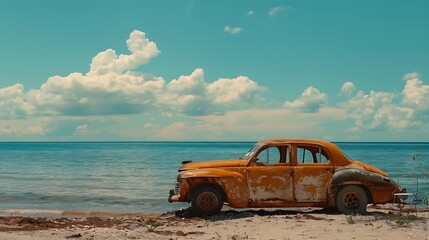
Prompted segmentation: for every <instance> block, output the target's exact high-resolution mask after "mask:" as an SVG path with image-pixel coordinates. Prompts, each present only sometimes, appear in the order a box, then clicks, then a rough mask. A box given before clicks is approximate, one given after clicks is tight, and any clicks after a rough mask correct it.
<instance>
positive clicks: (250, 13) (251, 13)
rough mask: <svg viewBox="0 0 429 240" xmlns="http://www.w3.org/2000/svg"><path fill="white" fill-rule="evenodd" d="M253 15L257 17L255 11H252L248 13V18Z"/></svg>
mask: <svg viewBox="0 0 429 240" xmlns="http://www.w3.org/2000/svg"><path fill="white" fill-rule="evenodd" d="M253 15H255V13H254V12H253V11H251V10H250V11H249V12H247V16H253Z"/></svg>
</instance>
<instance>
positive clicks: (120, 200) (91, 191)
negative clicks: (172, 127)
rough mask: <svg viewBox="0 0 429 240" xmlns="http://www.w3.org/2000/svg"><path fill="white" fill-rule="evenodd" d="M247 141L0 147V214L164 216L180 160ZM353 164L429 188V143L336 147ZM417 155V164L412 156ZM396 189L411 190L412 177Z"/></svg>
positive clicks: (219, 154)
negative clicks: (60, 212) (30, 211)
mask: <svg viewBox="0 0 429 240" xmlns="http://www.w3.org/2000/svg"><path fill="white" fill-rule="evenodd" d="M252 145H253V143H252V142H67V143H54V142H31V143H0V209H46V210H54V209H60V210H77V211H102V212H143V211H145V212H166V211H172V210H175V209H179V208H181V207H186V206H188V205H187V204H184V203H168V202H167V197H168V191H169V189H171V188H174V185H175V182H176V175H177V168H178V167H179V166H180V163H181V161H183V160H192V161H203V160H214V159H234V158H239V157H241V156H243V155H244V154H245V153H246V152H247V151H248V150H249V149H250V148H251V147H252ZM337 145H338V146H339V147H340V148H341V149H342V150H343V151H344V152H346V153H347V154H348V155H349V156H351V157H352V158H354V159H358V160H361V161H363V162H365V163H368V164H371V165H373V166H375V167H377V168H380V169H382V170H383V171H385V172H387V173H388V174H389V175H390V176H391V177H392V178H393V179H397V178H399V177H400V176H401V175H404V174H412V175H413V176H416V177H417V178H418V180H419V188H420V191H421V192H425V193H429V182H428V179H426V178H425V175H424V174H423V173H422V171H421V166H420V165H419V163H420V164H422V167H423V168H425V169H429V143H344V142H341V143H337ZM415 154H419V155H418V157H417V160H418V162H416V161H414V160H412V156H413V155H415ZM400 184H401V185H403V186H405V187H407V189H413V190H411V191H414V189H415V184H414V182H413V179H412V178H411V180H410V178H404V179H402V180H400Z"/></svg>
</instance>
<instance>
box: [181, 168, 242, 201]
mask: <svg viewBox="0 0 429 240" xmlns="http://www.w3.org/2000/svg"><path fill="white" fill-rule="evenodd" d="M181 178H182V179H183V182H182V185H181V186H182V187H181V189H180V194H181V195H182V196H184V199H186V200H187V201H189V200H190V198H191V196H190V195H189V193H190V191H191V187H196V186H201V185H207V184H212V185H216V186H218V187H219V188H221V189H222V191H223V192H224V193H225V197H226V200H227V202H228V203H229V204H230V206H231V207H247V204H248V193H247V181H246V177H245V172H243V173H240V172H237V171H226V170H223V169H214V168H205V169H195V170H191V171H185V172H182V173H181Z"/></svg>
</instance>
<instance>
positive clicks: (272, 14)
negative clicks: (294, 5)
mask: <svg viewBox="0 0 429 240" xmlns="http://www.w3.org/2000/svg"><path fill="white" fill-rule="evenodd" d="M284 10H286V7H284V6H278V7H273V8H271V9H270V11H269V12H268V15H269V16H270V17H275V16H277V15H278V14H279V13H280V12H282V11H284Z"/></svg>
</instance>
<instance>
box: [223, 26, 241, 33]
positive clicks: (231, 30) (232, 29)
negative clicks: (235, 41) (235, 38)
mask: <svg viewBox="0 0 429 240" xmlns="http://www.w3.org/2000/svg"><path fill="white" fill-rule="evenodd" d="M241 30H242V29H241V28H240V27H230V26H225V27H224V28H223V31H224V32H228V33H231V34H239V33H241Z"/></svg>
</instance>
